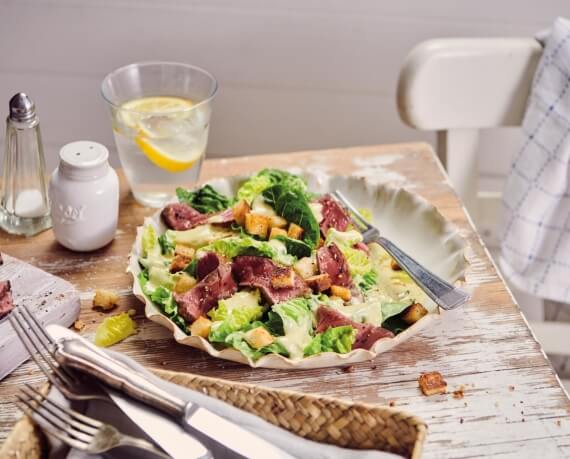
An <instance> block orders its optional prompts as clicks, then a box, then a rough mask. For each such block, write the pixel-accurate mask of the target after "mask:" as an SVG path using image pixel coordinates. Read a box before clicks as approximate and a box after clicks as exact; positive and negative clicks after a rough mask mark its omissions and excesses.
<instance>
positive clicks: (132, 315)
mask: <svg viewBox="0 0 570 459" xmlns="http://www.w3.org/2000/svg"><path fill="white" fill-rule="evenodd" d="M127 312H128V313H129V316H131V317H134V316H135V315H136V314H137V310H136V309H129V310H128V311H127Z"/></svg>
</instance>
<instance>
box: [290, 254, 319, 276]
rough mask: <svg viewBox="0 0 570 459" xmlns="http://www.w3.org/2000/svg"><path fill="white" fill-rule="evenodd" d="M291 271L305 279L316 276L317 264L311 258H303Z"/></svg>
mask: <svg viewBox="0 0 570 459" xmlns="http://www.w3.org/2000/svg"><path fill="white" fill-rule="evenodd" d="M293 269H294V270H295V272H296V273H297V274H299V276H301V277H302V278H303V279H306V278H308V277H311V276H314V275H315V274H317V262H316V261H315V260H314V259H313V258H311V257H303V258H301V259H300V260H299V261H297V262H296V263H295V264H294V265H293Z"/></svg>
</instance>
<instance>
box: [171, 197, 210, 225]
mask: <svg viewBox="0 0 570 459" xmlns="http://www.w3.org/2000/svg"><path fill="white" fill-rule="evenodd" d="M161 216H162V220H163V221H164V223H165V224H166V226H168V227H169V228H170V229H173V230H176V231H185V230H189V229H192V228H194V227H195V226H198V225H201V224H202V223H205V222H206V220H208V216H207V215H206V214H202V213H200V212H198V211H197V210H196V209H194V208H193V207H190V206H189V205H188V204H184V203H173V204H168V205H167V206H166V207H165V208H164V209H162V213H161Z"/></svg>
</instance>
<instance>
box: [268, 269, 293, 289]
mask: <svg viewBox="0 0 570 459" xmlns="http://www.w3.org/2000/svg"><path fill="white" fill-rule="evenodd" d="M294 285H295V271H293V270H292V269H284V270H282V271H281V270H279V271H278V273H277V274H276V275H274V276H273V277H272V278H271V286H272V287H273V288H289V287H293V286H294Z"/></svg>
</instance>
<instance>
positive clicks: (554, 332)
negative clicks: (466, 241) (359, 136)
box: [397, 38, 570, 391]
mask: <svg viewBox="0 0 570 459" xmlns="http://www.w3.org/2000/svg"><path fill="white" fill-rule="evenodd" d="M541 54H542V47H541V45H540V44H539V43H538V42H537V41H536V40H534V39H530V38H473V39H470V38H467V39H436V40H429V41H425V42H422V43H420V44H419V45H418V46H416V47H415V48H414V49H413V50H412V51H411V52H410V53H409V55H408V56H407V58H406V60H405V62H404V64H403V66H402V69H401V72H400V80H399V83H398V97H397V101H398V110H399V112H400V117H401V118H402V120H403V121H404V122H405V123H406V124H408V125H409V126H411V127H413V128H416V129H420V130H425V131H436V132H437V147H436V149H437V153H438V156H439V157H440V159H441V161H442V164H443V165H444V167H445V168H446V170H447V173H448V175H449V178H450V180H451V183H452V184H453V186H454V188H455V190H456V191H457V193H458V195H459V196H460V197H461V199H462V200H463V202H464V204H465V206H466V208H467V209H468V211H469V213H470V214H471V216H472V218H473V219H474V220H475V222H477V218H478V215H480V214H481V213H482V212H486V213H487V214H488V213H489V211H491V212H494V213H495V217H496V218H498V216H499V212H500V199H501V195H500V193H490V192H485V191H483V190H479V187H478V180H477V178H478V174H479V172H478V164H477V141H478V136H479V131H480V130H481V129H485V128H496V127H501V126H519V125H520V124H521V123H522V119H523V116H524V112H525V108H526V101H527V99H528V95H529V91H530V87H531V84H532V79H533V76H534V72H535V70H536V67H537V64H538V61H539V59H540V56H541ZM531 328H532V330H533V332H534V333H535V336H536V337H537V340H538V341H539V342H540V343H541V345H542V346H543V349H544V350H545V352H546V353H551V354H561V355H568V356H570V347H569V346H567V345H566V344H567V341H566V337H567V336H569V335H570V323H562V322H531ZM564 383H565V385H566V387H567V389H568V390H569V391H570V381H565V382H564Z"/></svg>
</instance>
